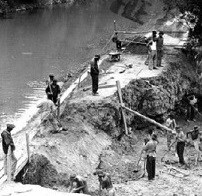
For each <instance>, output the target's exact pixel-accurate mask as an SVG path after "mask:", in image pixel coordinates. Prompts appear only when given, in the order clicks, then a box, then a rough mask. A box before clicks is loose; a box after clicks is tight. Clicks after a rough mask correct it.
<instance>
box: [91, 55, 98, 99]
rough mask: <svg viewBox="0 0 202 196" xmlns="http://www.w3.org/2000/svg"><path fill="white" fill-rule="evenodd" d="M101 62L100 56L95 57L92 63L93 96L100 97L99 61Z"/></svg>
mask: <svg viewBox="0 0 202 196" xmlns="http://www.w3.org/2000/svg"><path fill="white" fill-rule="evenodd" d="M99 60H100V55H95V57H94V59H93V61H92V62H91V63H90V74H91V77H92V94H93V95H94V96H96V95H98V92H97V91H98V79H99V68H98V61H99Z"/></svg>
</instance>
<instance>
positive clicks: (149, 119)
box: [122, 106, 172, 131]
mask: <svg viewBox="0 0 202 196" xmlns="http://www.w3.org/2000/svg"><path fill="white" fill-rule="evenodd" d="M122 108H124V109H126V110H127V111H129V112H131V113H133V114H135V115H136V116H139V117H140V118H143V119H144V120H146V121H148V122H150V123H152V124H154V125H156V126H158V127H160V128H162V129H164V130H166V131H172V129H169V128H168V127H166V126H164V125H162V124H160V123H158V122H156V121H155V120H153V119H151V118H148V117H147V116H144V115H142V114H140V113H139V112H136V111H134V110H131V109H130V108H128V107H125V106H123V107H122Z"/></svg>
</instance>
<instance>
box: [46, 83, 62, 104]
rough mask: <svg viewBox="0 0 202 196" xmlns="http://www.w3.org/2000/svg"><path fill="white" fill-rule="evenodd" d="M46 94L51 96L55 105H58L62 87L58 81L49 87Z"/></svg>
mask: <svg viewBox="0 0 202 196" xmlns="http://www.w3.org/2000/svg"><path fill="white" fill-rule="evenodd" d="M46 94H48V95H50V96H51V100H52V101H53V103H54V104H55V105H57V102H58V96H59V94H60V86H59V85H58V84H57V80H55V79H54V80H53V82H52V84H51V85H48V86H47V88H46Z"/></svg>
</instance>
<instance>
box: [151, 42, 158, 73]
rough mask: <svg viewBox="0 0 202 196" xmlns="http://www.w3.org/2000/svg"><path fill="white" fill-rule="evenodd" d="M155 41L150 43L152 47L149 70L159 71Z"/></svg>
mask: <svg viewBox="0 0 202 196" xmlns="http://www.w3.org/2000/svg"><path fill="white" fill-rule="evenodd" d="M155 42H156V41H155V39H153V40H151V41H150V42H149V47H150V57H149V69H150V70H153V69H157V67H156V43H155Z"/></svg>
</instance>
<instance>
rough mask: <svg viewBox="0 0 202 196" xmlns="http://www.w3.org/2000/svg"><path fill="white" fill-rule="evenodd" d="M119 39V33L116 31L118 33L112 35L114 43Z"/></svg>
mask: <svg viewBox="0 0 202 196" xmlns="http://www.w3.org/2000/svg"><path fill="white" fill-rule="evenodd" d="M117 40H118V33H117V32H116V33H115V34H114V36H113V37H112V41H113V42H114V43H116V41H117Z"/></svg>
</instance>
